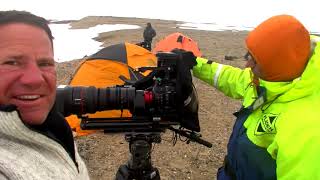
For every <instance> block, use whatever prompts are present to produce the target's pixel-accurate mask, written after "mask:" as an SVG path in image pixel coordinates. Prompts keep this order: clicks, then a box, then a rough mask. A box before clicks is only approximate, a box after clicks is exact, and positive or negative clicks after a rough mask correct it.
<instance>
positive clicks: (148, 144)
mask: <svg viewBox="0 0 320 180" xmlns="http://www.w3.org/2000/svg"><path fill="white" fill-rule="evenodd" d="M125 139H126V141H127V142H129V149H130V153H131V157H130V159H129V160H128V162H127V164H123V165H120V167H119V168H118V171H117V174H116V178H115V179H116V180H133V179H136V180H160V173H159V171H158V169H157V168H155V167H153V166H152V162H151V149H152V143H160V142H161V136H160V133H143V134H126V135H125Z"/></svg>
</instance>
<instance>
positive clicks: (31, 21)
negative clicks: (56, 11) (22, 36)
mask: <svg viewBox="0 0 320 180" xmlns="http://www.w3.org/2000/svg"><path fill="white" fill-rule="evenodd" d="M10 23H24V24H28V25H32V26H36V27H39V28H41V29H43V30H44V31H45V32H46V33H47V35H48V37H49V39H50V41H51V44H53V42H52V41H53V36H52V33H51V30H50V27H49V23H50V22H49V21H48V20H46V19H45V18H43V17H40V16H36V15H34V14H32V13H30V12H27V11H16V10H10V11H0V25H5V24H10Z"/></svg>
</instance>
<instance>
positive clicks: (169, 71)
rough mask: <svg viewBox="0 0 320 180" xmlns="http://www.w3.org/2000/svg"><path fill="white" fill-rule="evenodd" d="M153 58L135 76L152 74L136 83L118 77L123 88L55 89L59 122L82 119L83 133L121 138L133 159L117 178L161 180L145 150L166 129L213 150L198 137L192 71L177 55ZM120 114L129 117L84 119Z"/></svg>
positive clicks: (161, 54)
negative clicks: (112, 112) (121, 134)
mask: <svg viewBox="0 0 320 180" xmlns="http://www.w3.org/2000/svg"><path fill="white" fill-rule="evenodd" d="M156 56H157V59H158V62H157V67H141V68H139V69H138V71H139V72H144V71H147V70H151V73H149V75H147V76H146V77H144V78H142V79H141V80H138V81H130V80H128V79H126V78H124V77H123V76H121V77H120V78H121V79H122V80H123V81H125V85H121V86H115V87H106V88H95V87H93V86H90V87H81V86H77V87H75V86H74V87H72V86H64V87H61V86H60V87H58V89H57V101H56V106H57V108H58V109H59V111H61V112H62V113H63V114H64V116H68V115H70V114H76V115H77V116H78V117H79V118H80V119H81V128H82V129H103V130H104V132H106V133H108V132H124V133H126V140H127V141H128V142H129V143H130V144H129V145H130V152H131V154H132V158H131V160H130V161H129V162H128V165H124V166H121V167H120V168H119V171H118V173H117V177H119V176H122V177H124V176H127V177H126V178H125V179H130V177H131V178H138V179H157V178H160V176H159V173H158V170H157V169H156V168H153V167H152V165H151V155H150V154H151V152H150V150H151V146H152V143H160V142H161V136H160V133H161V132H164V131H165V130H166V129H169V130H172V131H173V132H174V133H175V134H176V135H177V134H179V135H181V136H184V137H187V138H188V141H187V142H190V141H194V142H198V143H200V144H203V145H205V146H207V147H211V146H212V145H211V144H210V143H209V142H207V141H205V140H203V139H201V138H200V137H201V135H200V134H199V133H198V132H200V126H199V119H198V97H197V93H196V90H195V88H194V86H193V83H192V76H191V72H190V68H192V66H190V65H189V64H188V61H186V59H184V58H185V57H184V56H182V55H181V54H179V53H173V52H160V53H158V54H157V55H156ZM124 109H128V110H130V112H131V114H132V117H118V118H108V117H105V118H89V116H88V115H87V114H88V113H95V112H97V111H105V110H124ZM143 154H144V155H143ZM124 172H126V173H124ZM124 174H126V175H124ZM129 176H130V177H129Z"/></svg>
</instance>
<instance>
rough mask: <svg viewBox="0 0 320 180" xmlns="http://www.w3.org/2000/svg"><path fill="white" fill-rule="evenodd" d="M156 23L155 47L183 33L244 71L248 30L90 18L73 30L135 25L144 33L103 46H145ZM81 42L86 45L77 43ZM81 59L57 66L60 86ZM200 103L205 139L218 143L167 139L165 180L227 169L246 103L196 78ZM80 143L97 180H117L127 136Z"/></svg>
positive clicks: (123, 35)
mask: <svg viewBox="0 0 320 180" xmlns="http://www.w3.org/2000/svg"><path fill="white" fill-rule="evenodd" d="M147 22H150V23H151V24H152V26H153V27H154V28H155V29H156V31H157V36H156V37H155V38H154V41H153V45H154V44H155V43H156V42H158V41H159V40H161V39H162V38H164V37H165V36H166V35H169V34H170V33H173V32H181V33H183V34H185V35H187V36H189V37H191V38H192V39H194V40H195V41H197V42H198V45H199V47H200V50H201V51H202V53H203V57H205V58H208V59H211V60H214V61H216V62H220V63H223V64H229V65H232V66H237V67H243V66H244V61H243V58H241V57H242V56H243V55H244V54H245V52H246V49H245V45H244V39H245V36H246V35H247V33H248V32H246V31H203V30H189V29H180V28H179V26H178V24H179V23H180V22H176V21H164V20H157V19H138V18H116V17H87V18H84V19H81V20H80V21H75V22H72V27H73V28H88V27H91V26H95V25H97V24H132V25H139V26H141V27H142V28H140V29H134V30H118V31H112V32H105V33H101V34H99V36H98V37H96V38H95V40H97V41H100V42H102V43H103V46H109V45H112V44H117V43H122V42H131V43H138V42H141V41H142V40H143V39H142V32H143V27H145V24H146V23H147ZM77 43H81V42H77ZM226 55H227V56H235V57H240V58H235V59H233V60H225V56H226ZM80 61H81V60H74V61H69V62H63V63H57V71H58V82H59V83H60V84H66V83H67V82H68V80H69V79H70V77H71V76H72V74H73V72H74V71H75V67H76V66H78V65H79V63H80ZM194 84H195V86H196V89H197V92H198V96H199V101H200V110H199V118H200V123H201V125H200V126H201V134H202V136H203V138H204V139H206V140H208V141H210V142H211V143H212V144H213V147H212V148H207V147H204V146H202V145H199V144H196V143H190V144H186V143H185V142H182V141H178V142H177V143H176V145H175V146H173V145H172V142H171V139H172V133H171V132H170V131H167V132H166V133H164V134H162V142H161V143H160V144H156V145H154V147H153V150H152V161H153V165H154V166H155V167H157V168H158V169H159V171H160V175H161V179H164V180H166V179H168V180H169V179H170V180H171V179H175V180H185V179H194V180H209V179H215V178H216V171H217V168H218V167H219V166H220V165H221V163H222V161H223V158H224V155H225V153H226V145H227V140H228V138H229V135H230V132H231V129H232V126H233V122H234V119H235V118H234V117H233V115H232V113H233V112H235V111H236V110H237V109H238V108H239V107H240V102H239V101H236V100H232V99H230V98H228V97H225V96H224V95H223V94H222V93H220V92H218V91H217V90H215V89H214V88H213V87H211V86H208V85H207V84H205V83H204V82H202V81H200V80H198V79H196V78H194ZM76 142H77V144H78V148H79V150H80V154H81V156H82V157H83V158H84V160H85V162H86V164H87V167H88V169H89V171H90V176H91V178H92V179H93V180H100V179H113V178H114V176H115V173H116V172H117V170H118V167H119V166H120V165H121V164H124V163H126V162H127V160H128V158H129V155H130V154H129V148H128V143H127V142H126V141H125V139H124V135H123V134H103V133H96V134H91V135H88V136H83V137H77V138H76Z"/></svg>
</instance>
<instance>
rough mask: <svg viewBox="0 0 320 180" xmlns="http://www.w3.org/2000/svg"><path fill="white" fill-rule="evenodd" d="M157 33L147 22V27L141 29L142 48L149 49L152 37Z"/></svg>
mask: <svg viewBox="0 0 320 180" xmlns="http://www.w3.org/2000/svg"><path fill="white" fill-rule="evenodd" d="M156 35H157V33H156V31H155V30H154V29H153V28H152V26H151V23H147V27H146V28H145V29H144V31H143V39H144V42H143V45H144V48H146V49H147V50H149V51H151V45H152V39H153V38H154V37H155V36H156Z"/></svg>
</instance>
